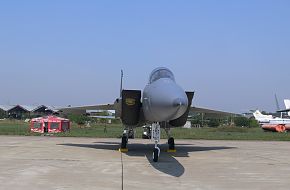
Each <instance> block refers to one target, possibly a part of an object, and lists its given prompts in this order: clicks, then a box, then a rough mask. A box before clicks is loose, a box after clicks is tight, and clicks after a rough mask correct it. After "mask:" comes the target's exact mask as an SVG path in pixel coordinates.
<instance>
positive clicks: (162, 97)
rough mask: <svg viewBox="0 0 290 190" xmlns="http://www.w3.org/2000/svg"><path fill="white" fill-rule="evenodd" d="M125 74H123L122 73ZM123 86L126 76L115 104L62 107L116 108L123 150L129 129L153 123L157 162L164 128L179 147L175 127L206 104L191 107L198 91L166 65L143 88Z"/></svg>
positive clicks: (74, 109)
mask: <svg viewBox="0 0 290 190" xmlns="http://www.w3.org/2000/svg"><path fill="white" fill-rule="evenodd" d="M122 75H123V74H122ZM141 94H142V92H141V90H123V89H122V79H121V89H120V98H118V99H116V101H115V103H114V105H111V104H108V105H97V106H82V107H70V108H64V109H61V111H62V112H64V113H81V112H82V111H84V110H96V109H98V110H100V109H103V110H112V109H113V110H115V111H116V117H120V118H121V120H122V123H123V125H124V126H125V129H126V130H124V131H127V132H126V133H124V134H123V137H122V142H121V147H120V151H127V143H128V131H130V130H132V129H134V128H136V127H141V126H144V125H148V124H150V125H151V131H152V134H151V139H152V140H153V141H154V143H155V147H154V150H153V161H154V162H157V161H158V158H159V155H160V149H159V147H158V143H159V142H160V128H164V129H165V131H166V133H167V135H168V146H169V149H168V151H169V152H174V151H175V143H174V138H173V137H171V135H170V129H171V128H173V127H181V126H184V125H185V123H186V121H187V118H188V114H189V111H195V110H199V111H202V110H203V109H202V108H196V107H191V103H192V99H193V96H194V92H192V91H184V90H183V89H182V88H181V87H180V86H179V85H178V84H177V83H176V81H175V77H174V75H173V73H172V72H171V71H170V70H169V69H167V68H165V67H159V68H156V69H155V70H153V71H152V73H151V74H150V77H149V82H148V84H147V85H146V86H145V88H144V90H143V95H141ZM204 110H205V111H206V112H208V113H218V114H220V115H228V116H229V115H231V113H227V112H220V111H214V110H208V109H204Z"/></svg>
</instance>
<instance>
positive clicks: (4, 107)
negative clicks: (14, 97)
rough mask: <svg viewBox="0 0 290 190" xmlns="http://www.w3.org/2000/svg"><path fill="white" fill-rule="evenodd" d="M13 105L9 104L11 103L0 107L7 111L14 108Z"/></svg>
mask: <svg viewBox="0 0 290 190" xmlns="http://www.w3.org/2000/svg"><path fill="white" fill-rule="evenodd" d="M14 107H15V106H11V105H0V109H1V110H4V111H8V110H11V109H12V108H14Z"/></svg>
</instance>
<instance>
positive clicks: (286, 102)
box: [284, 99, 290, 116]
mask: <svg viewBox="0 0 290 190" xmlns="http://www.w3.org/2000/svg"><path fill="white" fill-rule="evenodd" d="M284 104H285V107H286V109H290V100H289V99H285V100H284ZM288 115H289V116H290V112H288Z"/></svg>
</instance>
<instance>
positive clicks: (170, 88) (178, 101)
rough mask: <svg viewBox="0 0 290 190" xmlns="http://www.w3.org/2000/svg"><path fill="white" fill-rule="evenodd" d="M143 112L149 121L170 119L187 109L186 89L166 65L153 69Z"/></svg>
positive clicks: (143, 100)
mask: <svg viewBox="0 0 290 190" xmlns="http://www.w3.org/2000/svg"><path fill="white" fill-rule="evenodd" d="M142 104H143V112H144V116H145V120H146V121H149V122H162V121H170V120H174V119H177V118H179V117H181V116H182V115H183V114H184V113H185V112H186V110H187V107H188V98H187V96H186V93H185V91H184V90H183V89H182V88H181V87H180V86H179V85H178V84H177V83H176V82H175V79H174V75H173V73H172V72H171V71H170V70H169V69H167V68H164V67H161V68H157V69H155V70H153V72H152V73H151V75H150V77H149V83H148V85H147V86H146V87H145V89H144V91H143V98H142Z"/></svg>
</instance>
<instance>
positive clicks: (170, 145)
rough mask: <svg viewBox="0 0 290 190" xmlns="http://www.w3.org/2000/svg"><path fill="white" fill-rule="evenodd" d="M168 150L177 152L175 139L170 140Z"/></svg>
mask: <svg viewBox="0 0 290 190" xmlns="http://www.w3.org/2000/svg"><path fill="white" fill-rule="evenodd" d="M168 150H175V143H174V138H173V137H170V138H169V139H168Z"/></svg>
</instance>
